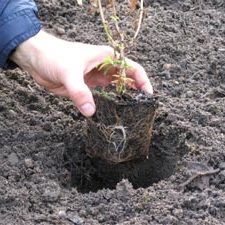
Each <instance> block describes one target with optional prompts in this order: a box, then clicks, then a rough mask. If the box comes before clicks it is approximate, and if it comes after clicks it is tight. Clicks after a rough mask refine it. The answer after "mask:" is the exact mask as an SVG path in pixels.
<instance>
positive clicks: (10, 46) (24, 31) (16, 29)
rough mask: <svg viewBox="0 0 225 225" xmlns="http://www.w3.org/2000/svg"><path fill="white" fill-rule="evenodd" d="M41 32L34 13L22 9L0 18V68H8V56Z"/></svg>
mask: <svg viewBox="0 0 225 225" xmlns="http://www.w3.org/2000/svg"><path fill="white" fill-rule="evenodd" d="M40 30H41V23H40V21H39V19H38V18H37V15H36V13H35V11H33V10H32V9H24V10H21V11H19V12H16V13H14V14H11V15H8V16H6V17H5V16H1V17H0V67H1V68H4V69H6V68H8V67H10V64H11V63H10V61H9V60H8V59H9V56H10V54H11V53H12V52H13V50H15V49H16V47H17V46H18V45H19V44H21V43H22V42H24V41H26V40H27V39H29V38H30V37H33V36H34V35H36V34H37V33H38V32H39V31H40Z"/></svg>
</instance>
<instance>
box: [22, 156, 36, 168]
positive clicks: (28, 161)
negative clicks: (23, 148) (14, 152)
mask: <svg viewBox="0 0 225 225" xmlns="http://www.w3.org/2000/svg"><path fill="white" fill-rule="evenodd" d="M24 164H25V166H26V167H27V168H33V167H34V161H33V160H32V159H28V158H27V159H25V160H24Z"/></svg>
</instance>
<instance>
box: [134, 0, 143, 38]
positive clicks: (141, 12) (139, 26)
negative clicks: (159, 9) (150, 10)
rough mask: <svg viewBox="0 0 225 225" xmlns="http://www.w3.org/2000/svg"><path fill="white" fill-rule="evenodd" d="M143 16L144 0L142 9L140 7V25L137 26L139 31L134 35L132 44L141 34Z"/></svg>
mask: <svg viewBox="0 0 225 225" xmlns="http://www.w3.org/2000/svg"><path fill="white" fill-rule="evenodd" d="M143 15H144V0H141V7H140V14H139V20H138V25H137V29H136V32H135V34H134V37H133V39H132V42H133V41H134V40H135V39H136V38H137V36H138V33H139V31H140V29H141V24H142V20H143Z"/></svg>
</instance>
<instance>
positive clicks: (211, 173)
mask: <svg viewBox="0 0 225 225" xmlns="http://www.w3.org/2000/svg"><path fill="white" fill-rule="evenodd" d="M219 172H220V169H215V170H209V171H206V172H199V173H197V174H195V175H193V176H192V177H190V178H189V179H188V180H187V181H185V182H184V183H182V184H180V185H179V188H184V187H186V186H187V185H189V184H190V183H191V182H193V181H194V180H195V179H197V178H199V177H203V176H209V175H213V174H216V173H219Z"/></svg>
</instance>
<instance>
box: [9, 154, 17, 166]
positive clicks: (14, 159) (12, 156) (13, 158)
mask: <svg viewBox="0 0 225 225" xmlns="http://www.w3.org/2000/svg"><path fill="white" fill-rule="evenodd" d="M8 161H9V163H10V164H11V165H12V166H15V165H16V164H17V163H18V162H19V159H18V156H17V155H16V153H14V152H13V153H11V154H10V155H9V156H8Z"/></svg>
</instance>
